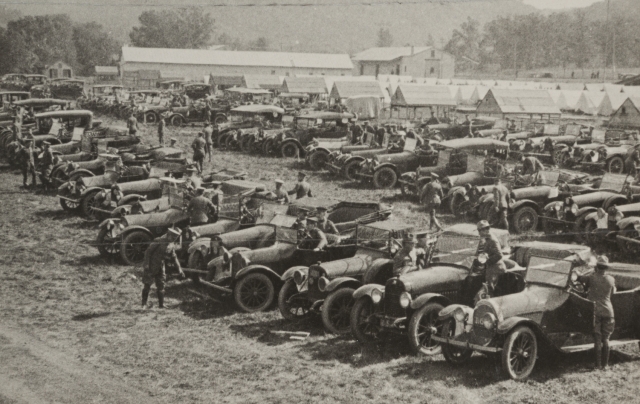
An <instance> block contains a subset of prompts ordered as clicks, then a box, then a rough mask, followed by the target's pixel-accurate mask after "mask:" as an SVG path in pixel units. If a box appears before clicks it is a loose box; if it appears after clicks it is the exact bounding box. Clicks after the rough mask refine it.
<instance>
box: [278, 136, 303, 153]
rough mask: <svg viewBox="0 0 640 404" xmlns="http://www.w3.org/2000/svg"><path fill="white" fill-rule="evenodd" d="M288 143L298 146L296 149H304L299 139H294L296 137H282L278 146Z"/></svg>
mask: <svg viewBox="0 0 640 404" xmlns="http://www.w3.org/2000/svg"><path fill="white" fill-rule="evenodd" d="M288 143H293V144H295V145H296V146H297V147H298V149H300V150H304V147H302V143H300V141H299V140H298V139H296V138H286V139H284V140H283V141H282V143H281V144H280V147H282V146H284V145H285V144H288Z"/></svg>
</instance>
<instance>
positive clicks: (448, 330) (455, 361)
mask: <svg viewBox="0 0 640 404" xmlns="http://www.w3.org/2000/svg"><path fill="white" fill-rule="evenodd" d="M455 331H456V320H455V319H453V318H448V319H446V320H445V322H444V324H443V325H442V336H443V337H445V338H447V337H449V338H453V337H454V335H455ZM442 355H444V359H445V360H446V361H447V362H449V363H450V364H452V365H454V366H460V365H464V364H465V363H467V361H468V360H469V358H471V355H473V350H471V349H465V348H458V347H456V346H453V345H449V344H444V345H442Z"/></svg>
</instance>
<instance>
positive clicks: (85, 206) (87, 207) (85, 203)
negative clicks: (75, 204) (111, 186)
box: [80, 189, 100, 219]
mask: <svg viewBox="0 0 640 404" xmlns="http://www.w3.org/2000/svg"><path fill="white" fill-rule="evenodd" d="M99 192H100V190H99V189H96V190H94V191H91V192H89V193H88V194H87V195H85V197H84V198H82V200H81V201H80V213H81V214H82V216H84V217H86V218H87V219H95V217H94V216H93V212H92V211H91V207H92V206H93V204H92V202H93V200H94V198H95V197H96V195H97V194H98V193H99Z"/></svg>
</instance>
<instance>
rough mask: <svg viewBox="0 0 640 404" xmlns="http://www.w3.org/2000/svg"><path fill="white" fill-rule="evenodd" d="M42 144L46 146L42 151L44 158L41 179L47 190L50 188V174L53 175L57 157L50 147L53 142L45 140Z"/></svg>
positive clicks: (41, 165)
mask: <svg viewBox="0 0 640 404" xmlns="http://www.w3.org/2000/svg"><path fill="white" fill-rule="evenodd" d="M42 146H43V147H44V151H43V152H42V158H41V159H40V181H41V182H42V188H43V191H44V192H46V191H47V190H48V189H49V184H50V181H49V176H51V171H53V163H54V161H55V159H54V157H53V153H52V152H51V149H50V148H49V146H51V143H49V142H47V141H44V142H42Z"/></svg>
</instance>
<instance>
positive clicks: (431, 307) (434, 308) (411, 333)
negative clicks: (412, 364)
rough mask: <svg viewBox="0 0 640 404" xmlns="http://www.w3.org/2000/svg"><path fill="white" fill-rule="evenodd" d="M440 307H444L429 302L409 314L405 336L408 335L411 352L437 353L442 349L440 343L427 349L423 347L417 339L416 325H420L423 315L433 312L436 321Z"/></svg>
mask: <svg viewBox="0 0 640 404" xmlns="http://www.w3.org/2000/svg"><path fill="white" fill-rule="evenodd" d="M442 309H444V306H443V305H441V304H440V303H429V304H426V305H424V306H422V307H421V308H420V309H419V310H418V311H416V312H415V313H413V315H412V316H411V320H410V321H409V327H408V328H407V336H408V337H409V344H411V349H413V352H414V353H415V354H424V355H438V354H439V353H440V352H441V351H442V346H441V345H440V344H436V346H435V347H432V348H430V349H429V348H426V347H424V346H423V345H422V344H421V343H420V341H419V339H418V326H419V325H420V323H421V320H422V319H423V318H424V317H425V316H427V315H430V314H433V315H435V320H436V322H437V320H438V313H440V311H441V310H442ZM434 326H435V324H434Z"/></svg>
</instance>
